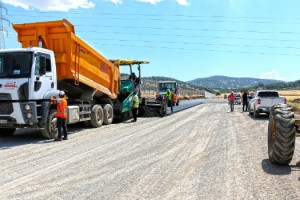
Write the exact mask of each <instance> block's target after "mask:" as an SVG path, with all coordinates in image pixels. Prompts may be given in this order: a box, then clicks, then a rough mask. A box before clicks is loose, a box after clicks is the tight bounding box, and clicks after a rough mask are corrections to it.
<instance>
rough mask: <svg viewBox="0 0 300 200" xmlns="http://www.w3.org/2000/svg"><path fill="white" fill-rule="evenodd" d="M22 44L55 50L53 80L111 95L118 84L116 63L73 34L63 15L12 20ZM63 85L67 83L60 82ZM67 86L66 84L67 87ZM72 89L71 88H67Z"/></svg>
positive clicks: (115, 92)
mask: <svg viewBox="0 0 300 200" xmlns="http://www.w3.org/2000/svg"><path fill="white" fill-rule="evenodd" d="M13 28H14V29H15V30H16V32H17V33H18V41H19V42H21V43H22V47H23V48H28V47H30V46H32V47H38V46H39V43H42V47H43V48H46V49H49V50H52V51H53V52H54V54H55V59H56V69H57V80H58V82H59V83H64V82H65V83H68V85H70V82H72V84H73V86H74V87H71V89H72V88H73V89H72V90H74V92H75V93H76V91H75V90H76V88H77V89H80V87H81V86H82V88H81V89H82V90H83V88H85V89H86V88H87V87H89V88H93V89H95V90H97V91H99V92H100V93H101V94H106V95H108V96H109V97H110V98H112V99H115V98H116V95H117V92H118V89H119V84H120V70H119V66H115V65H113V64H112V63H111V62H110V61H108V60H107V59H105V58H104V57H103V56H102V55H100V54H99V53H98V52H97V51H95V50H94V49H93V48H92V47H90V46H89V45H88V44H86V43H85V42H84V41H82V40H81V39H80V38H78V37H77V36H76V35H75V30H74V26H73V25H72V24H71V23H70V22H69V21H67V20H66V19H63V20H59V21H49V22H36V23H25V24H13ZM63 85H67V84H63ZM69 90H70V87H69ZM69 92H73V91H69Z"/></svg>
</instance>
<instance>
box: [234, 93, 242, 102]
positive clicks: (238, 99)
mask: <svg viewBox="0 0 300 200" xmlns="http://www.w3.org/2000/svg"><path fill="white" fill-rule="evenodd" d="M234 95H235V98H234V104H241V103H242V102H241V95H240V94H234Z"/></svg>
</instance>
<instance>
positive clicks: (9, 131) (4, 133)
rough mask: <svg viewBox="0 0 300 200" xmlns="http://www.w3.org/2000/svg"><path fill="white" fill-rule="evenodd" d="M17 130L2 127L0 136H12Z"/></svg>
mask: <svg viewBox="0 0 300 200" xmlns="http://www.w3.org/2000/svg"><path fill="white" fill-rule="evenodd" d="M15 131H16V128H0V136H2V137H8V136H12V135H13V134H14V133H15Z"/></svg>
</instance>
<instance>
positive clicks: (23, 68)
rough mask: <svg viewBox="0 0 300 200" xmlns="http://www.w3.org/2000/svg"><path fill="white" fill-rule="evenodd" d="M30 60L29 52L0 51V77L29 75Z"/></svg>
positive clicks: (30, 54)
mask: <svg viewBox="0 0 300 200" xmlns="http://www.w3.org/2000/svg"><path fill="white" fill-rule="evenodd" d="M31 62H32V53H30V52H17V53H16V52H14V53H0V78H3V77H15V78H21V77H29V76H30V71H31V70H30V68H31Z"/></svg>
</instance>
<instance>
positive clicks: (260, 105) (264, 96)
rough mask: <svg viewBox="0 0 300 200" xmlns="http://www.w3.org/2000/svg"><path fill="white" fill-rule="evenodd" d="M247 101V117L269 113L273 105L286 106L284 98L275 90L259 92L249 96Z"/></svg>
mask: <svg viewBox="0 0 300 200" xmlns="http://www.w3.org/2000/svg"><path fill="white" fill-rule="evenodd" d="M251 97H252V98H251V100H250V101H249V109H248V110H249V115H252V114H253V116H254V118H256V117H258V116H259V114H260V113H267V114H269V113H270V110H271V107H272V106H273V105H275V104H280V103H284V104H286V98H285V97H282V96H280V95H279V93H278V92H277V91H276V90H259V91H257V92H255V93H254V94H253V95H252V96H251Z"/></svg>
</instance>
